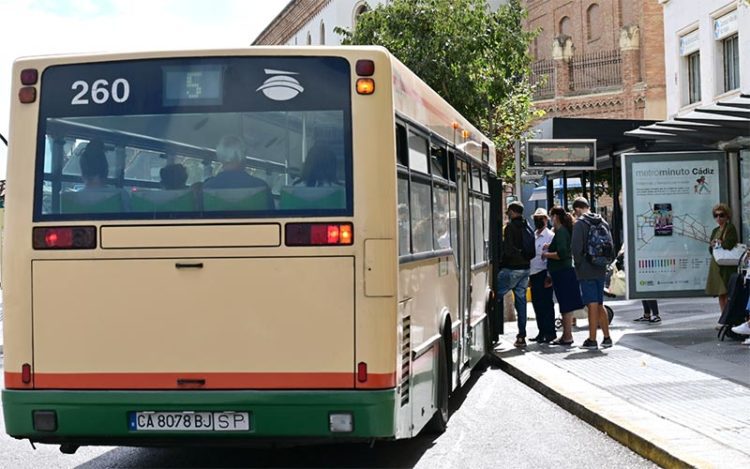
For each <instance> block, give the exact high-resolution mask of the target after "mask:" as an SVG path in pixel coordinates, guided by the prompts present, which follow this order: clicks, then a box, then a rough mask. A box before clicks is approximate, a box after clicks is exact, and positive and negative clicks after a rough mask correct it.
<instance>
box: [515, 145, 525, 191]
mask: <svg viewBox="0 0 750 469" xmlns="http://www.w3.org/2000/svg"><path fill="white" fill-rule="evenodd" d="M513 147H514V150H515V151H514V153H515V154H516V199H517V200H518V201H519V202H521V198H522V197H523V187H522V186H521V142H520V141H519V140H516V142H515V144H514V145H513ZM521 203H523V202H521Z"/></svg>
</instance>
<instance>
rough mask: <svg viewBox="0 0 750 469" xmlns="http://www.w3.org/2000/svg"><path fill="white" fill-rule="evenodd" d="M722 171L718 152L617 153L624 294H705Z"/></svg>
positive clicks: (723, 193) (722, 156)
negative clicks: (620, 166)
mask: <svg viewBox="0 0 750 469" xmlns="http://www.w3.org/2000/svg"><path fill="white" fill-rule="evenodd" d="M726 171H727V169H726V158H725V154H724V153H723V152H690V153H631V154H625V155H623V159H622V178H623V190H624V193H623V203H624V213H625V217H624V218H625V219H624V223H625V245H626V250H625V259H626V272H627V277H628V298H631V299H644V298H680V297H695V296H704V295H705V292H704V289H705V286H706V278H707V277H708V267H709V263H710V261H711V254H710V253H709V250H708V246H709V241H710V238H711V232H712V231H713V229H714V227H715V226H716V223H715V221H714V219H713V216H712V208H713V206H714V205H716V204H717V203H719V202H725V201H726V200H727V190H726V186H727V184H726V181H727V175H726Z"/></svg>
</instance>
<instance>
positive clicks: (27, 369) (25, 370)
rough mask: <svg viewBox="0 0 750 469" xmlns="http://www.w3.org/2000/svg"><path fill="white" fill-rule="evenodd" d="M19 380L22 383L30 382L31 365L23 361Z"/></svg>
mask: <svg viewBox="0 0 750 469" xmlns="http://www.w3.org/2000/svg"><path fill="white" fill-rule="evenodd" d="M21 381H22V382H23V384H29V383H30V382H31V365H29V364H28V363H24V364H23V366H21Z"/></svg>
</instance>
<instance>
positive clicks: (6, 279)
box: [3, 48, 397, 447]
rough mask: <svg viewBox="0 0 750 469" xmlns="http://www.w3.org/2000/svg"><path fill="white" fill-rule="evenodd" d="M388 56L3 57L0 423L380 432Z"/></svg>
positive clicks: (387, 301) (387, 268) (237, 435)
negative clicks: (8, 111)
mask: <svg viewBox="0 0 750 469" xmlns="http://www.w3.org/2000/svg"><path fill="white" fill-rule="evenodd" d="M389 60H390V59H389V56H388V54H387V53H386V52H384V51H382V50H380V49H375V48H359V49H347V50H334V49H325V50H316V49H312V48H308V49H304V50H302V49H292V48H283V49H261V48H258V49H256V48H253V49H249V50H242V51H220V52H206V51H202V52H200V53H189V52H180V53H152V54H146V55H144V54H141V55H139V56H135V55H126V54H123V55H108V56H87V57H63V58H39V59H24V60H19V61H17V62H16V63H15V66H14V70H13V100H14V102H13V107H12V116H11V117H12V123H11V147H10V154H9V165H8V181H9V182H8V209H7V214H6V230H5V233H6V237H5V238H6V239H5V242H6V245H5V250H4V251H5V252H4V253H5V256H4V257H5V258H4V263H3V286H4V304H5V347H6V348H5V353H6V356H5V367H4V372H5V373H4V381H5V389H4V390H3V410H4V414H5V423H6V429H7V432H8V433H9V434H10V435H11V436H13V437H16V438H28V439H30V440H32V441H38V442H48V443H63V444H67V445H69V446H73V447H75V445H81V444H143V445H148V444H161V443H176V444H179V443H181V442H186V441H202V442H209V443H210V442H218V441H219V440H221V441H226V440H228V439H229V440H234V441H247V440H250V439H258V440H259V439H274V440H275V439H283V438H291V439H297V438H303V439H308V438H323V439H327V438H336V437H341V438H352V439H360V438H362V439H364V438H367V439H369V438H390V437H394V436H395V433H396V430H395V427H396V422H395V420H396V417H395V407H396V404H395V402H396V390H395V379H396V378H395V369H396V360H397V358H396V341H397V338H396V313H395V308H396V305H395V289H396V280H395V278H396V266H395V259H396V245H395V241H394V237H395V215H394V210H393V207H395V193H396V190H395V177H394V170H393V168H394V167H395V162H394V158H395V157H394V156H393V153H394V150H393V148H394V147H395V143H394V140H393V113H392V104H391V102H392V101H391V100H390V98H389V93H390V91H389V86H388V85H389V82H390V62H389ZM363 61H364V62H363ZM358 63H359V66H358ZM358 72H359V74H360V75H363V76H365V75H366V76H367V78H366V79H365V81H364V85H365V86H364V88H363V89H360V91H361V92H363V93H364V94H360V93H358V92H357V90H358V86H357V81H358V80H359V79H360V78H362V77H360V76H359V75H358ZM374 83H376V84H377V85H380V86H379V88H377V91H375V93H371V91H373V90H372V85H373V84H374ZM378 93H380V94H378ZM238 155H239V156H238ZM367 194H371V195H372V194H375V195H376V196H375V197H372V196H370V197H366V195H367ZM386 207H387V208H386ZM365 213H366V214H367V216H364V214H365Z"/></svg>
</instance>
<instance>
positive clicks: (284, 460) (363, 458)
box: [78, 359, 495, 469]
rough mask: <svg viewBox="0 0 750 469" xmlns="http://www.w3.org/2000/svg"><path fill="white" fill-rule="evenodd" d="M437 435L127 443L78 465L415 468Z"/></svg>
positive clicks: (457, 401) (458, 399)
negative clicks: (325, 441)
mask: <svg viewBox="0 0 750 469" xmlns="http://www.w3.org/2000/svg"><path fill="white" fill-rule="evenodd" d="M490 360H491V359H488V360H485V361H484V362H483V363H482V364H480V365H479V366H478V367H477V368H476V369H475V370H474V372H472V374H471V377H470V379H469V381H467V383H466V384H465V385H464V386H462V387H461V388H460V389H459V390H458V391H456V392H455V393H454V395H453V396H451V400H450V409H451V413H454V412H456V411H457V410H458V409H459V408H460V407H461V405H462V404H463V403H464V401H465V400H466V397H467V396H468V394H469V392H470V391H471V389H472V388H473V386H474V385H475V384H476V382H477V380H478V379H479V378H480V377H481V376H482V374H483V373H484V372H485V371H486V370H487V368H488V367H494V366H495V365H494V364H493V363H491V362H490ZM437 437H438V435H426V434H420V435H418V436H416V437H415V438H412V439H409V440H399V441H376V442H375V444H374V445H373V446H370V445H368V444H364V443H350V444H344V443H338V444H330V445H315V446H296V447H284V448H281V447H277V448H273V447H270V448H216V447H206V448H200V447H190V448H126V447H121V448H117V449H114V450H112V451H109V452H107V453H105V454H103V455H101V456H99V457H97V458H96V459H92V460H91V461H89V462H87V463H85V464H82V465H80V466H78V467H79V468H81V469H94V468H104V467H106V468H118V467H143V468H157V467H158V468H177V467H179V468H183V467H184V468H192V467H229V468H231V467H312V468H329V467H330V468H343V467H364V468H367V467H413V466H415V465H416V464H417V462H418V461H419V460H420V459H421V458H422V456H423V455H424V453H425V452H426V451H427V450H429V449H430V448H432V447H433V445H434V444H435V441H436V439H437Z"/></svg>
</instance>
